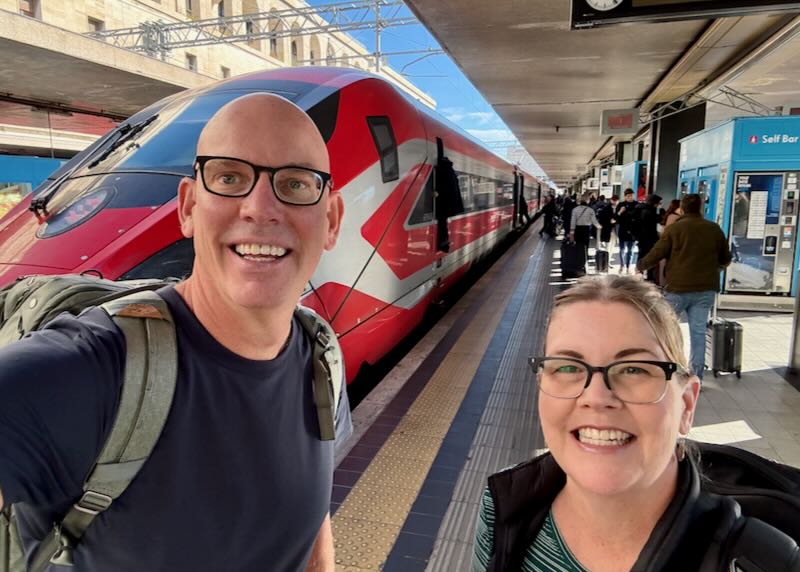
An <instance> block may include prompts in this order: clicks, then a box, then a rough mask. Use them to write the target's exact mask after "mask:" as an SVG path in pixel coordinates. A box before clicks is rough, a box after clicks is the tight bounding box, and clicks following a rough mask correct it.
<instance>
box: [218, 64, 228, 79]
mask: <svg viewBox="0 0 800 572" xmlns="http://www.w3.org/2000/svg"><path fill="white" fill-rule="evenodd" d="M219 71H220V72H221V73H222V77H223V79H225V78H229V77H231V69H230V68H226V67H225V66H220V67H219Z"/></svg>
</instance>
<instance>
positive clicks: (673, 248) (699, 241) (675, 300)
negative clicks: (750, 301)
mask: <svg viewBox="0 0 800 572" xmlns="http://www.w3.org/2000/svg"><path fill="white" fill-rule="evenodd" d="M681 208H682V209H683V212H684V214H683V216H682V217H681V218H680V219H678V220H677V221H675V222H674V223H673V224H671V225H669V226H668V227H667V228H666V229H664V233H663V234H662V235H661V238H660V239H659V241H658V242H657V243H656V244H655V246H653V248H652V250H651V251H650V252H649V253H648V254H647V256H645V257H644V258H642V259H641V260H639V262H638V264H637V265H636V267H637V269H638V270H639V271H640V272H644V271H645V270H647V269H649V268H652V267H653V266H655V265H656V264H658V262H659V261H660V260H662V259H666V260H667V271H666V277H667V283H666V285H665V289H666V294H665V296H666V298H667V300H669V302H670V304H672V307H673V308H675V312H676V313H677V314H678V316H680V315H681V313H682V312H686V316H687V318H688V321H689V338H690V341H691V362H692V369H693V370H694V373H695V374H696V375H697V376H698V377H699V378H700V379H701V380H702V379H703V369H704V368H705V353H706V352H705V348H706V337H705V336H706V324H707V322H708V313H709V311H710V310H711V307H712V306H713V304H714V296H715V294H716V292H717V291H718V290H719V273H720V271H721V270H723V269H724V268H725V267H726V266H727V265H728V264H730V263H731V251H730V248H728V240H727V239H726V238H725V235H724V234H723V233H722V229H721V228H720V227H719V225H717V224H715V223H713V222H711V221H707V220H705V219H704V218H703V215H702V214H701V212H702V208H703V203H702V199H701V198H700V195H696V194H694V195H686V196H685V197H683V199H682V200H681Z"/></svg>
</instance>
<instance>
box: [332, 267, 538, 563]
mask: <svg viewBox="0 0 800 572" xmlns="http://www.w3.org/2000/svg"><path fill="white" fill-rule="evenodd" d="M514 262H515V264H514V265H513V266H514V268H512V269H509V272H508V273H507V274H506V275H503V276H501V275H495V277H494V278H493V280H494V281H495V282H494V283H493V285H492V294H491V296H492V300H488V301H487V302H486V303H484V304H483V305H482V306H481V308H480V309H479V310H478V313H477V315H476V316H475V317H474V318H473V319H472V321H471V322H470V323H469V325H468V326H467V328H466V329H465V330H464V332H463V333H462V335H461V336H460V337H459V339H458V341H457V342H456V343H455V345H454V346H453V348H452V350H451V351H450V352H449V353H448V355H447V357H446V358H445V359H444V360H443V361H442V363H441V364H440V365H439V367H438V368H437V369H436V371H435V372H434V374H433V376H432V377H431V379H430V380H429V382H428V384H427V386H426V387H425V389H424V390H423V391H422V392H420V395H419V396H418V397H417V399H416V401H415V402H414V403H413V404H412V405H411V407H410V408H409V410H408V413H407V414H406V415H405V417H404V418H403V420H402V421H401V422H400V423H399V424H398V426H397V427H396V428H395V430H394V432H393V433H392V434H391V435H390V436H389V438H388V439H387V441H386V443H384V445H383V447H382V448H381V449H380V450H379V451H378V453H377V454H376V456H375V458H374V459H373V461H372V463H370V465H369V467H368V468H367V470H366V471H364V473H363V475H362V476H361V478H360V479H359V480H358V482H357V483H356V485H355V486H354V487H353V489H352V490H351V491H350V493H349V494H348V495H347V497H346V498H345V501H344V503H342V505H341V506H340V507H339V509H338V510H337V511H336V515H335V516H334V517H333V537H334V542H335V546H336V570H337V572H348V571H367V570H369V571H378V570H380V569H381V566H382V565H383V563H384V562H385V561H386V559H387V557H388V556H389V553H390V552H391V550H392V547H393V546H394V544H395V542H396V541H397V537H398V536H399V534H400V529H401V528H402V526H403V523H404V522H405V520H406V517H407V516H408V513H409V512H410V511H411V506H412V505H413V504H414V501H415V500H416V498H417V496H418V495H419V491H420V489H421V488H422V485H423V482H424V481H425V477H426V476H427V474H428V471H429V470H430V468H431V466H432V465H433V461H434V459H435V457H436V454H437V453H438V451H439V448H440V446H441V444H442V441H443V440H444V437H445V435H446V434H447V432H448V430H449V428H450V425H452V423H453V418H454V417H455V415H456V413H457V412H458V409H459V407H460V406H461V402H462V401H463V400H464V396H465V395H466V393H467V389H469V386H470V384H471V382H472V378H473V377H474V376H475V373H476V371H477V370H478V366H479V365H480V362H481V359H482V357H483V354H484V353H485V352H486V348H487V347H488V346H489V343H490V341H491V339H492V337H493V336H494V332H495V330H496V329H497V326H498V324H499V322H500V319H501V318H502V316H503V313H504V311H505V308H506V306H507V304H508V301H509V298H510V297H511V294H512V293H513V291H514V286H515V285H516V282H517V278H518V277H519V276H520V274H521V270H520V269H519V266H522V269H524V264H525V263H527V257H526V256H519V257H518V260H515V261H514ZM487 278H488V277H487Z"/></svg>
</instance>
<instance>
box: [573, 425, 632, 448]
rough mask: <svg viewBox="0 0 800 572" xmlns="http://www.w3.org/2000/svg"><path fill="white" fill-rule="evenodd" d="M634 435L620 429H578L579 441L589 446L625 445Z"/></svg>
mask: <svg viewBox="0 0 800 572" xmlns="http://www.w3.org/2000/svg"><path fill="white" fill-rule="evenodd" d="M632 438H633V435H631V434H630V433H626V432H625V431H619V430H618V429H594V428H592V427H581V428H580V429H578V440H579V441H580V442H581V443H586V444H588V445H624V444H625V443H627V442H628V441H630V440H631V439H632Z"/></svg>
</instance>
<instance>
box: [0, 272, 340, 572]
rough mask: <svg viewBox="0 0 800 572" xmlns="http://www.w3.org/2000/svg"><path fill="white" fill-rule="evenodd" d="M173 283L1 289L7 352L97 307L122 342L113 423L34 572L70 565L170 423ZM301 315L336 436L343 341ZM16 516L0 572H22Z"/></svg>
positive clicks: (317, 391)
mask: <svg viewBox="0 0 800 572" xmlns="http://www.w3.org/2000/svg"><path fill="white" fill-rule="evenodd" d="M167 284H169V282H164V281H158V280H137V281H120V282H113V281H111V280H103V279H99V278H94V277H91V276H80V275H63V276H31V277H26V278H22V279H20V280H18V281H17V282H16V283H14V284H12V285H9V286H6V287H5V288H3V289H0V347H2V346H5V345H7V344H10V343H12V342H14V341H17V340H19V339H20V338H22V337H23V336H24V335H25V334H27V333H28V332H31V331H34V330H37V329H39V328H41V327H43V326H44V325H45V324H47V322H49V321H50V320H52V319H53V318H55V317H56V316H58V315H59V314H61V313H63V312H70V313H72V314H78V313H79V312H81V311H82V310H83V309H85V308H88V307H91V306H100V307H101V308H103V309H104V310H105V311H106V312H108V314H109V316H111V318H112V319H113V320H114V322H115V323H116V324H117V326H118V327H119V328H120V329H121V330H122V332H123V333H124V335H125V341H126V344H127V352H126V358H125V378H124V383H123V385H122V391H121V395H120V401H119V407H118V410H117V416H116V419H115V420H114V424H113V426H112V428H111V431H110V433H109V435H108V438H107V440H106V443H105V445H104V446H103V449H102V451H101V453H100V455H99V457H98V458H97V461H96V463H95V466H94V467H93V468H92V470H91V472H90V473H89V475H88V476H87V477H86V479H85V481H84V486H83V490H84V494H83V496H82V497H81V498H80V500H78V501H77V502H76V503H75V504H74V505H73V507H72V508H71V509H70V510H69V512H67V514H66V516H65V517H64V519H63V520H62V521H61V522H60V523H56V524H55V525H54V526H53V530H51V531H50V534H49V535H48V536H47V537H46V538H45V539H44V540H43V541H42V543H41V544H40V545H39V546H38V548H37V550H36V552H35V553H34V556H33V559H32V560H31V566H30V568H28V569H27V570H28V572H42V571H43V570H45V569H46V568H47V567H48V566H49V565H50V564H59V565H62V566H71V565H72V564H73V560H72V552H73V550H74V548H75V546H76V545H77V543H78V542H80V539H81V537H82V536H83V533H84V532H85V531H86V530H87V529H88V527H89V525H91V523H92V521H93V520H94V518H95V517H96V516H97V515H99V514H100V513H101V512H103V511H104V510H106V509H107V508H108V507H109V506H111V503H112V502H113V501H114V499H116V498H117V497H119V496H120V495H121V494H122V493H123V492H125V489H126V488H127V487H128V485H129V484H130V483H131V481H133V479H134V478H135V477H136V475H137V473H138V472H139V469H141V467H142V466H143V465H144V463H145V462H147V459H148V457H149V456H150V453H151V452H152V451H153V448H154V447H155V444H156V442H157V441H158V438H159V436H160V435H161V431H162V429H163V428H164V424H165V423H166V420H167V416H168V414H169V410H170V406H171V405H172V397H173V395H174V392H175V382H176V379H177V366H178V349H177V342H176V334H175V324H174V322H173V320H172V316H171V315H170V312H169V308H168V306H167V304H166V302H165V301H164V300H163V299H162V298H161V297H160V296H159V295H158V294H156V293H155V292H154V291H155V290H157V289H158V288H161V287H162V286H166V285H167ZM295 316H296V317H297V318H298V320H299V321H300V323H301V324H302V326H303V329H304V330H305V331H306V332H307V333H308V335H309V336H310V337H311V339H312V340H313V342H314V343H313V369H314V375H313V384H314V401H315V404H316V407H317V417H318V419H319V425H320V438H321V439H322V440H333V439H334V438H335V436H336V427H335V419H336V409H337V407H338V404H339V397H340V394H341V391H342V385H343V383H344V371H343V367H342V363H343V361H342V355H341V348H340V347H339V342H338V340H337V338H336V334H335V333H334V331H333V329H332V328H331V327H330V325H329V324H328V323H327V322H326V321H325V320H323V319H322V318H321V317H320V316H319V315H317V314H316V313H315V312H314V311H313V310H310V309H308V308H305V307H302V306H297V308H296V309H295ZM25 571H26V567H25V557H24V554H23V552H22V545H21V543H20V540H19V535H18V532H17V527H16V519H15V515H14V507H13V506H7V507H4V509H3V510H2V512H0V572H25Z"/></svg>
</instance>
